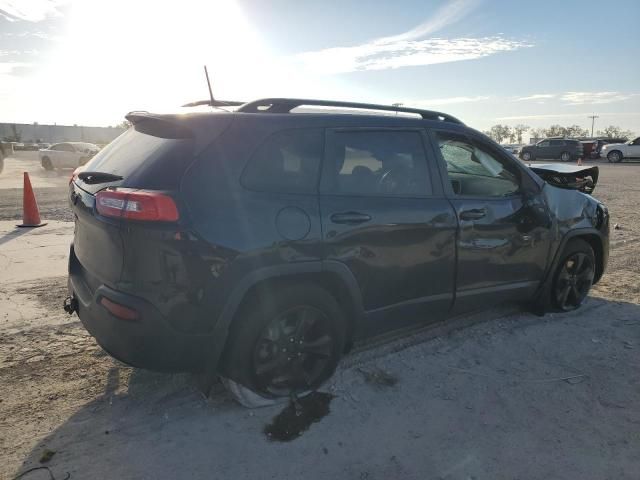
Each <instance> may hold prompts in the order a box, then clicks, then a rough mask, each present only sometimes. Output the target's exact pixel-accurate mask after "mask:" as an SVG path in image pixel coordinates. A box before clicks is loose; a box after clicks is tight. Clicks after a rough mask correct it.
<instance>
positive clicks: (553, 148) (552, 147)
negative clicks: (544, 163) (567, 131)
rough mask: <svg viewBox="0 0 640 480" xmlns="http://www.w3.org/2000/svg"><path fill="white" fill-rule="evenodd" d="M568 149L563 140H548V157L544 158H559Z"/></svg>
mask: <svg viewBox="0 0 640 480" xmlns="http://www.w3.org/2000/svg"><path fill="white" fill-rule="evenodd" d="M567 150H568V147H567V146H566V145H565V142H564V140H550V141H549V150H548V152H549V155H548V156H547V157H546V158H554V159H558V158H560V155H561V154H562V152H564V151H567Z"/></svg>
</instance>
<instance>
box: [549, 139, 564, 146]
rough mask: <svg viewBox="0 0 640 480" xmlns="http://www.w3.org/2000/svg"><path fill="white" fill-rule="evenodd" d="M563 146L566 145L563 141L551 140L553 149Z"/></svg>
mask: <svg viewBox="0 0 640 480" xmlns="http://www.w3.org/2000/svg"><path fill="white" fill-rule="evenodd" d="M561 145H564V142H563V141H562V140H551V146H552V147H559V146H561Z"/></svg>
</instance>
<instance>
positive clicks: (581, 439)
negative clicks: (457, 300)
mask: <svg viewBox="0 0 640 480" xmlns="http://www.w3.org/2000/svg"><path fill="white" fill-rule="evenodd" d="M25 169H26V170H29V171H31V172H32V179H34V187H35V188H36V193H37V195H38V200H39V202H40V205H41V213H42V216H43V218H45V219H48V220H53V221H51V222H50V224H49V225H47V226H46V227H43V228H41V229H37V230H30V231H27V232H26V233H22V231H17V230H15V229H14V228H13V224H14V222H13V221H10V220H11V219H13V218H19V206H16V204H15V203H14V204H13V205H12V204H11V202H13V201H14V200H15V197H16V195H17V196H18V197H19V195H20V193H19V190H14V189H15V188H19V187H20V185H21V173H20V172H21V171H22V170H25ZM67 181H68V178H67V176H66V174H63V175H56V174H49V173H45V172H43V171H41V169H39V168H38V166H37V162H35V161H33V160H29V159H28V158H22V159H9V160H8V161H7V165H6V167H5V171H4V172H3V174H2V175H0V219H3V220H5V221H0V478H12V477H13V476H14V475H16V474H17V473H19V472H21V471H23V470H25V469H27V468H30V467H32V466H39V465H42V464H41V463H40V460H42V457H43V454H46V452H47V451H49V452H55V453H54V454H53V456H52V457H51V459H50V460H49V461H48V462H47V463H44V465H48V466H49V467H50V468H51V470H52V471H53V473H54V474H55V475H56V478H64V475H65V474H66V472H69V473H70V474H71V478H72V479H85V478H136V479H137V478H140V479H146V478H149V479H156V478H158V479H164V478H167V479H169V478H171V479H173V478H216V479H217V478H220V479H226V478H229V479H242V478H278V479H282V478H308V479H314V478H318V479H320V478H323V479H324V478H346V479H358V480H362V479H388V478H409V479H413V478H415V479H418V478H419V479H423V478H442V479H465V480H467V479H485V478H486V479H499V478H518V479H538V478H539V479H543V478H559V479H576V478H580V479H603V478H628V479H637V478H640V383H638V378H640V286H639V285H638V276H639V272H640V260H639V258H638V255H639V253H640V242H639V240H640V210H639V209H638V208H637V205H638V202H639V201H640V186H639V185H638V184H639V183H640V165H637V164H636V165H603V166H602V170H601V183H600V184H599V186H598V188H597V190H596V193H597V195H596V196H597V197H599V198H601V199H603V200H605V201H606V203H607V204H608V206H609V209H610V212H611V215H612V221H613V223H618V224H619V226H620V229H618V230H612V235H611V239H612V250H611V260H610V265H609V271H608V273H607V275H606V276H605V277H604V278H603V280H602V281H601V283H600V284H599V285H598V286H596V287H595V288H594V290H593V293H592V296H591V298H590V299H589V301H588V302H587V304H586V305H585V306H584V307H583V308H582V309H580V310H579V311H577V312H573V313H571V314H567V315H555V314H554V315H547V316H545V317H543V318H540V317H536V316H533V315H530V314H527V313H524V312H522V311H521V310H519V309H517V308H515V307H513V306H505V307H504V308H500V309H495V310H492V311H490V312H485V313H482V314H479V315H476V316H473V317H467V318H463V319H457V320H455V321H452V322H449V323H448V324H447V325H444V326H438V327H435V328H429V329H422V330H419V331H416V332H413V333H412V334H411V335H404V336H396V337H394V338H393V339H390V340H387V341H385V342H372V343H370V344H368V345H364V346H360V348H359V350H358V351H357V352H356V353H354V354H352V355H350V356H349V357H347V358H346V359H345V361H344V362H343V364H342V366H341V368H340V369H339V371H338V372H337V374H336V375H335V377H334V378H333V379H332V380H331V382H330V383H329V384H328V385H327V386H326V388H324V391H326V392H328V393H331V394H332V395H334V396H335V397H334V398H333V400H332V401H331V403H330V405H329V408H330V413H329V414H328V415H326V416H325V417H324V418H322V419H321V420H320V421H319V422H317V423H314V424H313V425H311V427H310V429H309V430H308V431H306V432H304V433H303V434H302V435H301V436H300V437H299V438H297V439H295V440H293V441H291V442H286V443H282V442H277V441H273V440H270V439H269V438H267V437H266V436H265V434H264V432H263V429H264V427H265V426H266V425H267V424H269V423H270V422H271V421H272V419H273V418H274V417H275V416H276V415H277V414H278V413H279V412H281V411H282V409H283V405H276V406H272V407H265V408H261V409H257V410H252V411H249V410H246V409H244V408H242V407H240V406H238V405H237V404H236V403H235V402H234V401H233V400H232V399H231V398H230V396H229V395H228V394H227V393H226V392H225V391H224V389H223V388H222V387H221V386H220V385H217V386H216V387H215V393H214V395H212V397H211V398H209V399H205V398H204V397H203V396H202V395H201V394H200V393H199V392H198V389H197V388H196V379H195V378H193V377H192V376H190V375H165V374H155V373H151V372H147V371H144V370H138V369H132V368H130V367H127V366H124V365H122V364H120V363H118V362H116V361H114V360H113V359H111V358H110V357H108V356H107V355H106V354H104V353H103V352H102V350H101V349H100V348H99V347H97V346H96V344H95V342H94V341H93V339H92V338H91V337H89V336H88V334H87V333H86V332H85V331H84V330H83V328H82V327H81V325H80V324H79V322H78V321H77V317H69V316H67V315H66V314H65V313H64V312H63V311H62V309H61V306H60V302H61V299H62V298H63V297H64V296H65V294H66V279H65V268H66V254H67V250H68V243H69V240H70V238H71V235H72V224H71V223H67V222H65V221H64V220H68V215H69V214H68V213H67V210H66V199H65V192H66V185H67ZM18 205H19V204H18ZM49 455H51V453H50V454H49ZM24 478H27V479H41V478H42V479H44V478H48V477H47V476H46V472H42V471H38V472H33V473H31V474H29V475H27V476H26V477H24Z"/></svg>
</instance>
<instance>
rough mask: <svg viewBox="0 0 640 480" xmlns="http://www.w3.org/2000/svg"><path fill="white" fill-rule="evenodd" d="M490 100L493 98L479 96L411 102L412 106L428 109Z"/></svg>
mask: <svg viewBox="0 0 640 480" xmlns="http://www.w3.org/2000/svg"><path fill="white" fill-rule="evenodd" d="M490 98H491V97H489V96H486V95H479V96H476V97H448V98H434V99H432V100H419V101H416V102H411V105H415V106H419V107H425V108H428V107H433V106H440V105H454V104H458V103H472V102H482V101H484V100H489V99H490Z"/></svg>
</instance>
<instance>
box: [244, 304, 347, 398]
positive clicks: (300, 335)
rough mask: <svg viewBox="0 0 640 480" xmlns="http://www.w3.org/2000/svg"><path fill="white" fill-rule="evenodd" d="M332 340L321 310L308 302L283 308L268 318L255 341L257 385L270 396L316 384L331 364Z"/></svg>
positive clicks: (330, 331)
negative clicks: (282, 311)
mask: <svg viewBox="0 0 640 480" xmlns="http://www.w3.org/2000/svg"><path fill="white" fill-rule="evenodd" d="M334 342H335V340H334V338H333V335H332V330H331V324H330V322H329V319H328V318H327V316H326V315H325V314H324V312H322V311H321V310H319V309H317V308H315V307H312V306H298V307H294V308H291V309H289V310H287V311H286V312H284V313H282V314H280V315H279V316H277V317H276V318H274V319H273V320H272V321H271V322H269V324H268V325H267V326H266V327H265V328H264V329H263V331H262V332H261V334H260V337H259V338H258V341H257V342H256V344H255V347H254V353H253V375H254V376H255V379H256V383H257V385H258V386H259V387H260V389H261V390H262V391H263V392H265V393H267V394H270V395H274V396H283V395H289V394H291V393H302V392H305V391H309V390H312V389H314V388H316V387H317V386H318V384H319V383H320V382H321V381H322V380H324V377H325V375H326V373H327V369H328V367H330V365H331V358H332V354H333V350H334Z"/></svg>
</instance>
